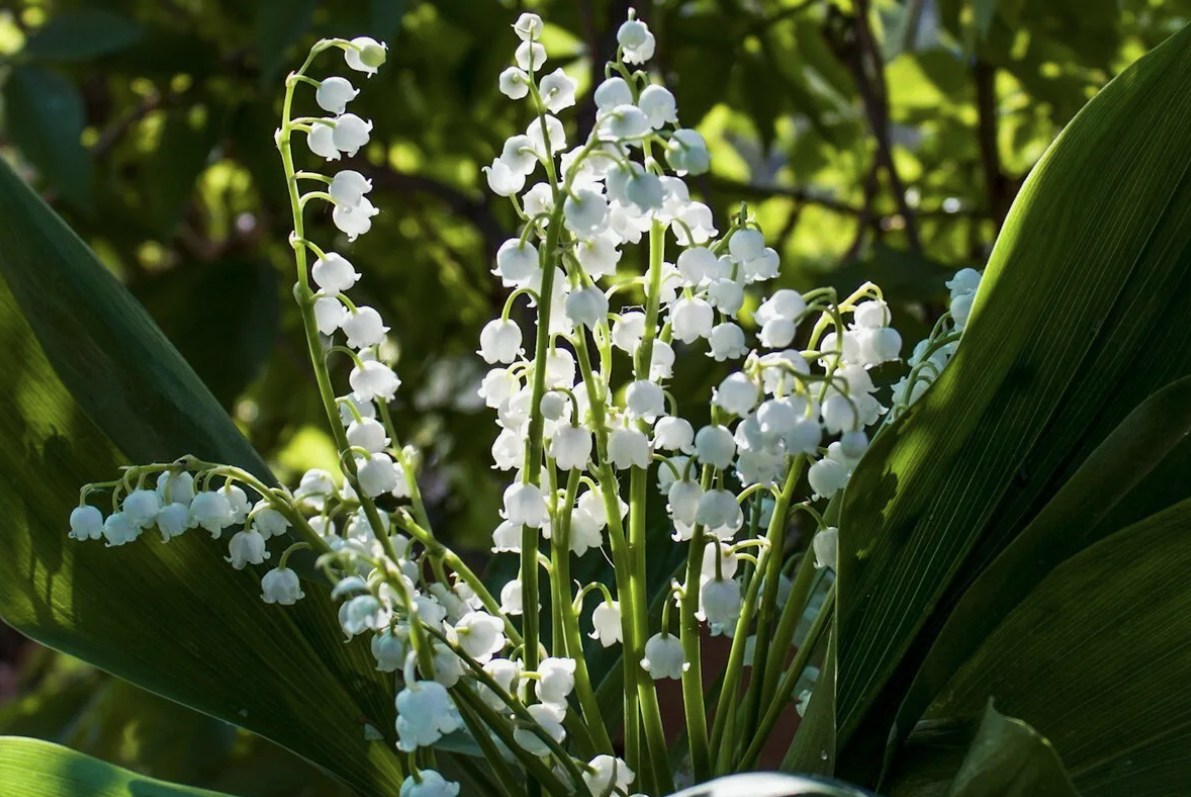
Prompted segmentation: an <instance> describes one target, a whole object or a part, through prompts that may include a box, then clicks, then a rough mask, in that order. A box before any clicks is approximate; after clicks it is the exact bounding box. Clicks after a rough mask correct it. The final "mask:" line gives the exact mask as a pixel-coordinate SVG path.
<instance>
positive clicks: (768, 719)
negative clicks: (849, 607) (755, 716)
mask: <svg viewBox="0 0 1191 797" xmlns="http://www.w3.org/2000/svg"><path fill="white" fill-rule="evenodd" d="M834 608H835V586H834V585H833V586H832V587H831V590H830V591H829V592H828V593H827V598H826V599H825V600H824V601H823V608H822V609H821V610H819V615H818V616H817V617H816V618H815V622H814V624H813V625H811V628H810V633H808V634H807V635H806V641H805V642H803V643H802V647H800V648H799V649H798V653H796V654H795V656H794V661H792V662H790V666H789V668H787V670H786V674H785V677H783V678H782V682H781V686H779V687H778V690H777V694H775V695H774V698H773V700H772V701H771V702H769V703H768V704H767V705H768V706H769V708H768V709H767V710H766V712H765V716H764V717H763V718H762V719H761V722H760V724H759V725H758V726H757V732H756V733H755V734H754V735H753V739H752V742H751V743H750V744H749V746H748V749H747V750H745V752H744V755H743V756H742V757H741V759H740V762H739V763H738V764H737V766H736V771H737V772H743V771H745V770H746V769H748V768H749V767H751V766H752V765H753V763H754V762H755V761H756V760H757V756H759V755H760V754H761V748H762V747H764V746H765V742H766V741H767V740H768V737H769V733H770V731H772V730H773V726H774V725H776V724H777V721H778V718H779V717H781V715H782V711H783V710H784V709H785V707H786V705H787V704H789V702H790V698H791V696H792V695H793V694H794V687H795V686H796V685H797V684H798V679H799V677H800V676H801V675H802V671H803V670H805V669H806V665H807V662H808V661H809V660H810V656H811V653H812V652H814V649H815V646H816V644H817V643H818V641H819V638H820V637H821V636H822V635H823V632H824V631H825V630H826V629H827V624H828V623H829V622H830V621H831V619H832V618H833V617H834V614H835V612H834Z"/></svg>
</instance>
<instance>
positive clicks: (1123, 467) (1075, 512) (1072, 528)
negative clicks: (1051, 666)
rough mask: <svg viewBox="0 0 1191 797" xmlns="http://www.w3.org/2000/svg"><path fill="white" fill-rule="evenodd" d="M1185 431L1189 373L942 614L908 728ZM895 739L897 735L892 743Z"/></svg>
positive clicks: (1150, 401) (1092, 460)
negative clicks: (946, 614) (942, 623)
mask: <svg viewBox="0 0 1191 797" xmlns="http://www.w3.org/2000/svg"><path fill="white" fill-rule="evenodd" d="M1188 433H1191V377H1184V378H1183V379H1179V380H1178V381H1176V382H1173V383H1171V384H1170V385H1167V386H1166V387H1164V388H1163V389H1162V390H1159V391H1158V392H1157V393H1155V394H1154V395H1152V396H1150V397H1149V398H1147V399H1146V400H1145V401H1143V402H1142V403H1141V404H1140V405H1138V407H1137V408H1136V409H1135V410H1133V412H1131V413H1130V414H1129V416H1128V417H1127V418H1125V420H1124V421H1123V422H1122V423H1121V424H1120V425H1119V426H1118V427H1117V428H1116V429H1114V430H1113V432H1112V434H1110V435H1109V436H1108V437H1107V438H1106V439H1105V440H1104V442H1103V443H1101V444H1100V446H1099V447H1098V448H1097V449H1096V450H1095V451H1093V452H1092V454H1091V455H1090V456H1089V457H1088V458H1087V459H1086V460H1085V461H1084V462H1083V464H1082V465H1081V466H1080V468H1079V470H1078V471H1076V472H1075V474H1074V475H1073V476H1072V477H1071V479H1070V480H1069V481H1068V482H1067V483H1066V484H1064V485H1063V487H1062V488H1061V489H1060V490H1059V491H1058V493H1057V494H1056V495H1055V497H1054V498H1053V499H1051V501H1050V503H1048V504H1047V505H1046V506H1045V507H1044V508H1043V509H1042V511H1041V512H1039V513H1038V516H1037V517H1035V518H1034V520H1033V521H1032V522H1031V523H1030V525H1029V526H1027V527H1026V529H1025V530H1024V531H1023V532H1022V533H1021V535H1020V536H1018V537H1017V538H1016V539H1015V540H1014V541H1013V542H1012V543H1011V544H1010V545H1009V547H1008V548H1007V549H1006V550H1005V552H1004V553H1002V554H1001V555H1000V556H999V557H997V559H996V560H995V561H994V562H993V563H992V565H990V566H989V567H988V569H987V570H985V571H984V572H983V573H981V574H980V576H979V577H978V578H977V579H976V581H975V583H974V584H973V585H972V586H971V587H970V588H969V589H968V591H967V592H966V593H965V594H964V596H963V598H962V599H961V600H960V602H959V604H958V606H956V608H955V610H954V611H953V612H952V613H951V616H950V617H949V618H948V619H947V623H946V625H945V626H944V627H943V630H942V631H941V632H940V634H939V637H938V639H937V640H936V641H935V643H934V645H933V646H932V647H931V650H930V654H929V655H928V656H927V657H926V659H925V661H924V662H923V664H922V666H921V668H920V670H919V672H918V674H917V676H916V677H915V679H914V682H913V684H912V685H911V687H910V691H909V694H908V695H907V696H906V699H905V701H904V702H903V704H902V706H901V707H900V709H899V711H898V718H897V722H896V727H897V728H903V729H906V730H907V731H908V730H909V729H910V728H912V727H913V725H914V723H915V722H916V721H917V720H918V718H919V717H920V716H921V715H922V713H923V711H924V710H925V709H926V707H927V706H928V705H929V704H930V702H931V700H932V699H933V698H934V697H935V696H936V695H937V694H938V692H939V690H940V689H942V687H943V686H944V685H945V684H946V682H947V680H948V679H950V677H951V676H952V675H954V674H955V672H956V670H957V669H959V667H960V665H962V664H963V663H964V662H965V661H966V660H967V658H968V657H969V656H970V655H972V653H974V652H975V650H976V648H977V647H979V645H980V644H981V643H982V642H983V641H984V639H985V637H986V636H987V635H988V634H989V633H990V632H992V630H993V629H994V628H996V626H997V625H998V624H999V623H1000V621H1001V620H1003V619H1004V618H1005V616H1006V615H1007V614H1008V613H1009V612H1010V611H1011V610H1012V609H1013V608H1014V607H1015V606H1016V605H1017V604H1018V603H1020V602H1021V600H1022V598H1024V597H1025V596H1026V595H1027V594H1028V593H1029V592H1030V590H1031V589H1032V588H1033V587H1034V586H1036V585H1037V584H1038V583H1039V582H1040V581H1041V580H1042V579H1043V578H1044V577H1045V576H1046V575H1047V574H1049V573H1050V572H1051V571H1052V570H1053V569H1054V568H1055V567H1056V566H1057V565H1059V564H1060V563H1062V562H1063V561H1064V560H1066V559H1067V558H1069V557H1070V556H1072V555H1074V554H1076V553H1078V552H1079V551H1081V550H1082V549H1084V548H1086V547H1087V546H1088V545H1090V544H1092V543H1093V542H1095V541H1096V540H1098V539H1100V538H1102V537H1104V536H1106V535H1107V534H1109V533H1111V532H1112V531H1114V530H1115V529H1114V528H1111V527H1109V526H1107V524H1106V523H1104V522H1103V521H1104V518H1105V516H1106V515H1107V514H1108V513H1109V512H1111V511H1112V510H1113V509H1114V507H1115V506H1116V505H1117V503H1118V502H1120V501H1121V500H1122V499H1124V498H1125V497H1126V496H1127V495H1129V494H1130V493H1131V492H1132V490H1133V489H1134V488H1135V487H1136V486H1137V485H1138V484H1139V483H1141V482H1142V481H1144V480H1146V479H1147V477H1149V475H1150V474H1151V473H1152V472H1153V471H1154V469H1155V468H1156V467H1157V466H1158V465H1159V464H1160V463H1162V462H1163V461H1164V460H1165V459H1166V457H1167V456H1168V455H1169V454H1170V453H1171V451H1172V449H1175V448H1176V447H1177V446H1178V445H1179V444H1180V443H1182V442H1183V441H1184V440H1185V438H1186V437H1187V435H1188ZM891 741H893V742H900V741H901V739H900V738H895V739H893V740H891Z"/></svg>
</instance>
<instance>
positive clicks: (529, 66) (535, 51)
mask: <svg viewBox="0 0 1191 797" xmlns="http://www.w3.org/2000/svg"><path fill="white" fill-rule="evenodd" d="M513 60H514V61H516V62H517V66H518V67H519V68H521V69H523V70H525V71H526V72H538V71H540V70H541V68H542V67H543V66H545V65H546V48H545V47H543V46H542V45H541V44H539V43H538V42H536V41H535V42H528V41H523V42H521V44H519V45H517V51H516V52H515V53H514V54H513Z"/></svg>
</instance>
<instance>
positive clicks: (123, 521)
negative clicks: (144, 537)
mask: <svg viewBox="0 0 1191 797" xmlns="http://www.w3.org/2000/svg"><path fill="white" fill-rule="evenodd" d="M103 536H104V538H105V539H106V540H107V547H109V548H114V547H116V546H118V545H125V544H126V543H130V542H132V541H133V540H135V539H136V538H137V537H139V536H141V527H140V526H138V525H137V524H135V523H133V522H132V521H130V520H129V519H128V517H127V516H126V515H125V514H124V513H123V512H113V513H112V514H110V515H108V516H107V519H106V520H104V521H103Z"/></svg>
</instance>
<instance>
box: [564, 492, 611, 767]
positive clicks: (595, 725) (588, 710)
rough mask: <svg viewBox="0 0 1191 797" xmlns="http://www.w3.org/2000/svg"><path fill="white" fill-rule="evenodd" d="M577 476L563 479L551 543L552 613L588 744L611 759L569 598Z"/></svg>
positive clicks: (609, 739) (609, 747)
mask: <svg viewBox="0 0 1191 797" xmlns="http://www.w3.org/2000/svg"><path fill="white" fill-rule="evenodd" d="M581 476H582V471H580V470H578V469H575V470H572V471H571V472H570V475H569V476H567V488H566V494H565V497H564V498H563V501H564V502H565V506H564V510H563V511H562V512H561V513H560V517H559V524H558V528H557V529H556V530H555V532H554V536H553V538H552V539H551V543H552V544H551V556H552V561H553V563H554V580H553V583H554V585H555V589H556V591H557V592H558V593H559V595H558V601H557V605H556V606H555V611H557V612H558V614H559V616H560V617H561V620H562V630H563V639H564V645H565V649H566V655H567V656H568V657H570V658H571V659H574V661H575V695H576V696H577V697H578V698H579V708H580V710H581V711H582V712H583V719H585V720H586V721H587V727H588V728H590V729H591V738H592V743H593V745H594V747H595V748H596V751H597V752H599V753H606V754H608V755H612V754H613V749H612V739H611V737H609V735H608V728H607V726H606V725H605V724H604V716H603V715H602V714H601V713H600V705H599V703H598V702H596V696H595V690H594V689H593V688H592V685H591V674H590V673H589V672H588V671H587V658H586V657H585V656H584V655H583V635H582V633H581V632H580V630H579V617H578V616H577V615H576V613H575V610H574V605H573V603H572V598H571V544H570V543H571V508H572V507H574V505H575V498H576V496H577V495H578V493H579V483H580V477H581Z"/></svg>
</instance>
